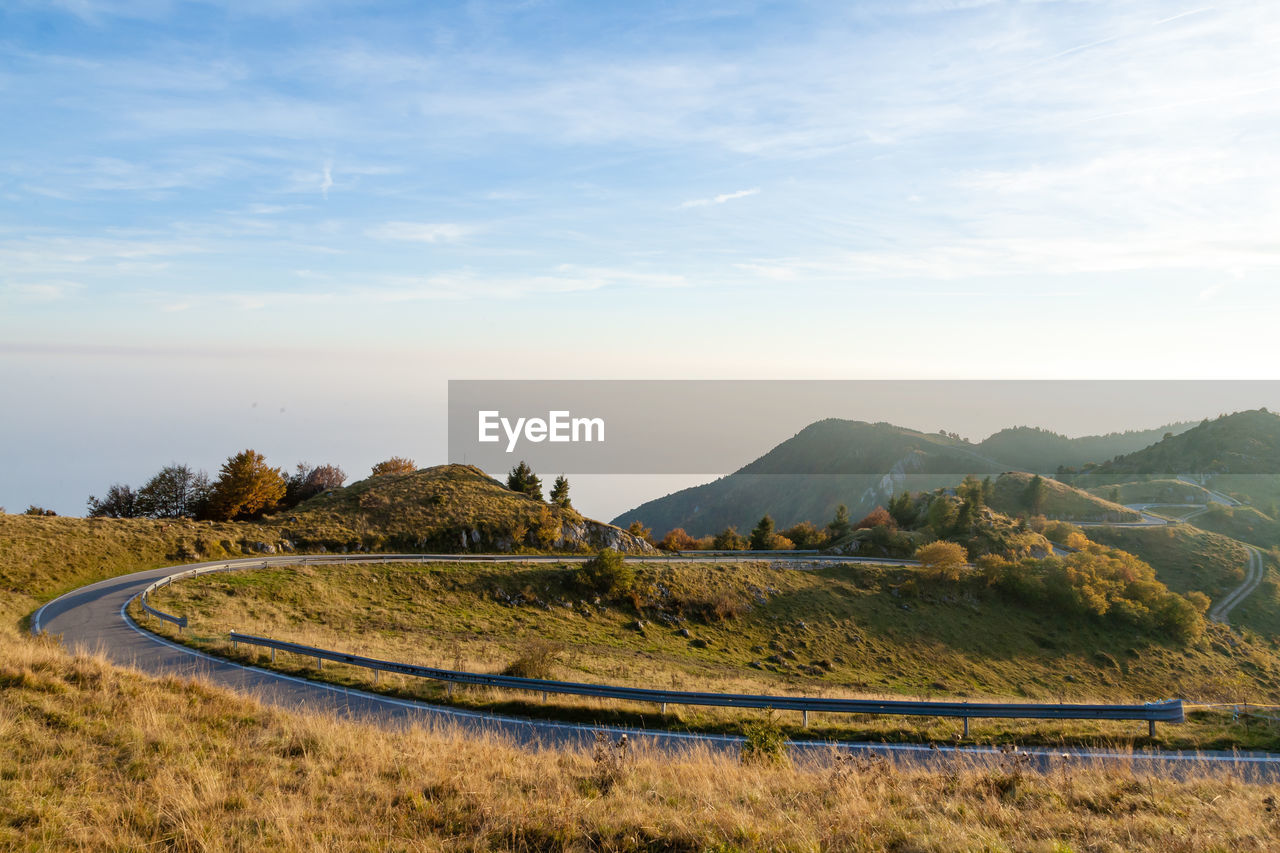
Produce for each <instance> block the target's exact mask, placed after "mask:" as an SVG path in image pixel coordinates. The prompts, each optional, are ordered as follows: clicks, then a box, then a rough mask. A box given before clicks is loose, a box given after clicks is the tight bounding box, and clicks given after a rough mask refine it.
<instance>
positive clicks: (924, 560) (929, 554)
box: [916, 542, 969, 581]
mask: <svg viewBox="0 0 1280 853" xmlns="http://www.w3.org/2000/svg"><path fill="white" fill-rule="evenodd" d="M916 559H917V560H919V561H920V567H921V568H923V569H924V571H925V574H927V575H929V576H930V577H932V578H935V579H937V580H949V581H958V580H960V572H961V571H963V570H964V567H965V563H967V562H968V561H969V554H968V552H967V551H965V549H964V546H962V545H957V544H956V543H955V542H930V543H929V544H928V545H922V546H921V547H920V548H918V549H917V550H916Z"/></svg>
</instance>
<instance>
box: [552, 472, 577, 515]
mask: <svg viewBox="0 0 1280 853" xmlns="http://www.w3.org/2000/svg"><path fill="white" fill-rule="evenodd" d="M551 502H552V503H553V504H555V505H556V506H558V507H563V508H565V509H568V508H569V507H570V506H572V504H570V503H569V478H568V477H566V476H565V475H564V474H561V475H560V476H559V477H556V481H555V482H554V483H552V484H551Z"/></svg>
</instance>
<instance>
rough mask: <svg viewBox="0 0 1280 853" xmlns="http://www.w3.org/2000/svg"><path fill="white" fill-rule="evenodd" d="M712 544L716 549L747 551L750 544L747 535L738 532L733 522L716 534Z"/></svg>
mask: <svg viewBox="0 0 1280 853" xmlns="http://www.w3.org/2000/svg"><path fill="white" fill-rule="evenodd" d="M711 545H712V547H713V549H714V550H716V551H745V550H746V548H747V545H748V542H747V540H746V537H744V536H743V535H742V534H740V533H739V532H738V528H736V527H734V526H733V525H732V524H731V525H729V526H728V527H726V528H725V529H724V530H721V531H720V532H719V533H717V534H716V538H715V539H713V540H712V542H711Z"/></svg>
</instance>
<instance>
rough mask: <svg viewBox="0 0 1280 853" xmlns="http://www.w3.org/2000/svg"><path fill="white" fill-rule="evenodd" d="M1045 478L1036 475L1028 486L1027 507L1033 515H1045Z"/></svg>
mask: <svg viewBox="0 0 1280 853" xmlns="http://www.w3.org/2000/svg"><path fill="white" fill-rule="evenodd" d="M1044 493H1045V485H1044V478H1043V477H1041V476H1040V475H1039V474H1036V475H1035V476H1034V477H1032V478H1031V482H1030V483H1028V484H1027V506H1029V507H1030V508H1031V514H1032V515H1044Z"/></svg>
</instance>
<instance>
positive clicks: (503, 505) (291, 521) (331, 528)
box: [274, 465, 635, 553]
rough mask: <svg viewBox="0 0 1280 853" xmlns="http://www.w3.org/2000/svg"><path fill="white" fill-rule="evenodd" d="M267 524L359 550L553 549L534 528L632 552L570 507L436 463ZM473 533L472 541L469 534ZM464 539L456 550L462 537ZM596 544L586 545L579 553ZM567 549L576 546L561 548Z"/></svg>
mask: <svg viewBox="0 0 1280 853" xmlns="http://www.w3.org/2000/svg"><path fill="white" fill-rule="evenodd" d="M274 523H277V524H279V525H281V526H282V529H283V530H284V531H285V535H286V536H287V537H292V538H294V539H297V540H298V541H301V542H304V543H305V542H314V543H316V544H324V545H326V547H329V548H335V547H343V548H349V549H355V548H365V549H367V550H395V549H406V550H438V551H445V552H450V553H452V552H455V551H460V550H477V551H490V552H491V551H495V550H497V551H507V550H512V549H513V548H516V549H519V548H524V547H542V548H550V547H553V546H555V542H553V541H550V540H548V541H544V542H538V541H537V540H536V536H537V530H538V528H539V527H540V526H541V525H549V528H550V529H553V530H554V533H553V534H552V535H553V537H555V538H558V537H560V536H561V535H562V531H564V530H565V529H573V528H579V529H583V528H585V530H586V531H587V538H588V540H590V539H591V533H592V531H597V532H599V533H603V534H605V535H609V536H612V537H615V538H617V539H619V540H622V542H623V543H624V544H625V545H626V548H625V549H626V550H634V549H635V544H634V542H633V541H632V538H631V537H629V536H628V535H627V534H625V533H624V532H623V531H620V530H616V529H614V528H610V527H608V526H607V525H602V524H600V523H599V522H593V521H590V520H587V519H584V518H583V517H582V516H581V515H579V514H578V513H577V512H575V511H574V510H573V509H561V508H559V507H550V506H549V505H548V504H546V503H543V502H542V501H538V500H535V499H533V498H531V497H529V496H527V495H523V494H518V493H516V492H512V491H510V490H509V489H507V488H506V486H504V485H503V484H501V483H499V482H498V481H497V480H494V479H493V478H491V477H489V476H488V475H487V474H485V473H484V472H483V471H481V470H480V469H479V468H475V467H474V466H470V465H440V466H436V467H434V468H424V469H422V470H420V471H415V472H414V473H412V474H394V475H386V476H381V477H371V478H369V479H367V480H361V481H359V482H357V483H352V484H351V485H350V486H347V487H346V488H343V489H336V490H334V491H332V492H328V493H325V494H323V495H319V496H317V497H315V498H312V499H311V500H309V501H306V502H305V503H303V504H301V505H299V506H298V507H296V508H294V509H293V510H291V511H289V512H287V513H282V514H281V515H280V516H278V517H277V518H276V519H274ZM473 531H474V532H475V533H476V534H478V539H473V538H472V536H471V534H472V532H473ZM464 534H465V535H466V536H467V538H466V540H465V542H466V546H465V547H464V545H463V542H464V539H463V536H464ZM599 544H604V543H603V542H596V541H594V540H591V541H588V542H587V543H586V544H585V545H584V547H592V546H598V545H599ZM558 547H561V548H563V549H564V550H574V549H575V548H576V547H577V543H576V542H573V541H570V542H567V543H561V545H560V546H558Z"/></svg>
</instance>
